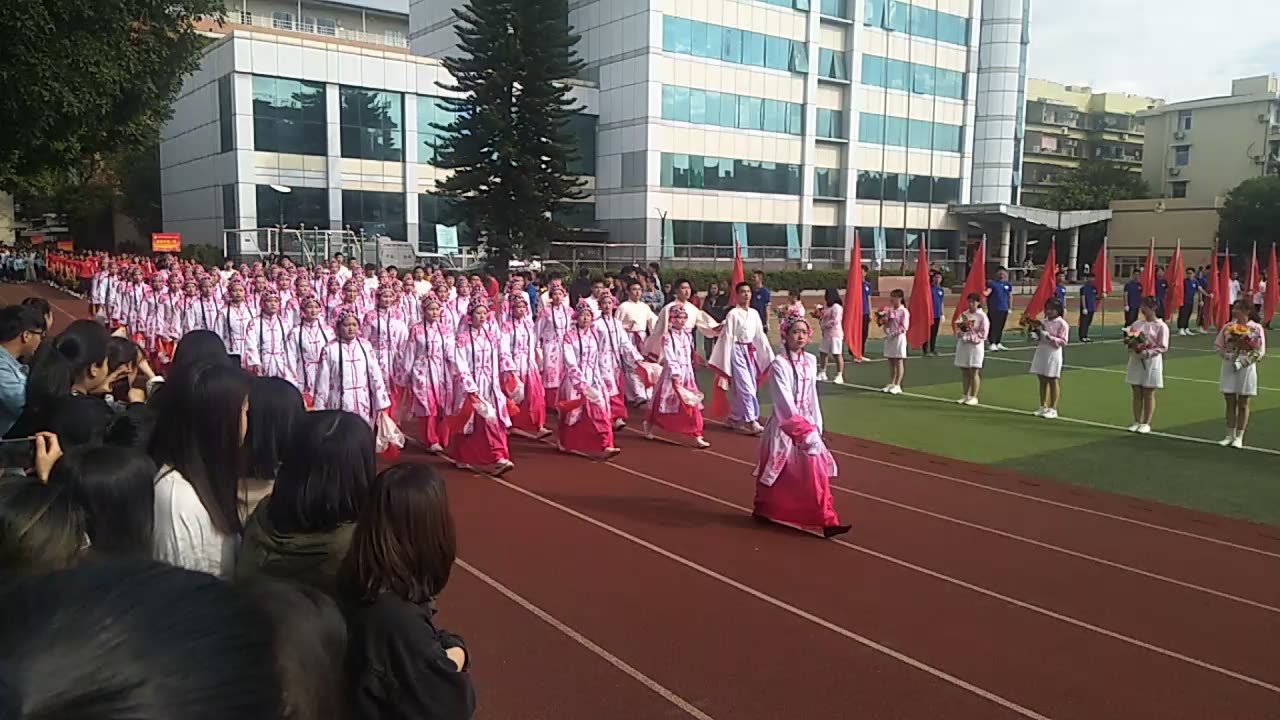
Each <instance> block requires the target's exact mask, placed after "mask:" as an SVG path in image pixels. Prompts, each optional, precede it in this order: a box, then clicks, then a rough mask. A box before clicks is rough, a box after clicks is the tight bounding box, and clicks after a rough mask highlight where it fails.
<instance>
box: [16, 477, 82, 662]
mask: <svg viewBox="0 0 1280 720" xmlns="http://www.w3.org/2000/svg"><path fill="white" fill-rule="evenodd" d="M84 538H85V521H84V512H83V511H82V510H81V509H80V506H79V505H78V504H76V502H75V500H74V499H73V498H72V497H71V494H70V493H69V492H67V491H66V489H64V488H62V487H58V486H56V485H47V484H45V483H44V481H43V480H42V479H40V478H36V477H21V476H19V477H12V476H10V477H4V478H0V577H3V578H11V577H13V576H15V575H19V574H25V573H44V572H50V571H53V570H59V569H62V568H65V567H70V566H72V565H73V564H75V562H76V560H77V559H78V558H79V556H80V552H81V550H82V549H83V548H84ZM0 617H4V618H13V617H15V616H13V615H6V614H0ZM15 624H16V625H20V624H22V623H14V622H3V623H0V626H7V625H15ZM0 647H3V645H0ZM0 677H3V678H5V679H6V680H7V679H8V678H7V677H6V676H5V675H4V674H0Z"/></svg>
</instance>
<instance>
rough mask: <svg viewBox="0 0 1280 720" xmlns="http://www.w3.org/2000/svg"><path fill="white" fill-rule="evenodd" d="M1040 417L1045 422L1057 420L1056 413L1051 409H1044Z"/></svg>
mask: <svg viewBox="0 0 1280 720" xmlns="http://www.w3.org/2000/svg"><path fill="white" fill-rule="evenodd" d="M1040 417H1043V418H1044V419H1046V420H1057V419H1058V411H1057V410H1054V409H1053V408H1046V409H1045V411H1044V415H1041V416H1040Z"/></svg>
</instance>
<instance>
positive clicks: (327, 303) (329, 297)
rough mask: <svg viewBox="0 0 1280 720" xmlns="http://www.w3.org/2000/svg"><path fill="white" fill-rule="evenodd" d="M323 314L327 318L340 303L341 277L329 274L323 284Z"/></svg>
mask: <svg viewBox="0 0 1280 720" xmlns="http://www.w3.org/2000/svg"><path fill="white" fill-rule="evenodd" d="M323 302H324V316H325V318H328V317H329V315H330V313H333V312H334V309H335V308H337V307H338V306H339V305H341V304H342V278H340V277H338V276H337V275H330V276H329V279H328V280H326V281H325V286H324V300H323Z"/></svg>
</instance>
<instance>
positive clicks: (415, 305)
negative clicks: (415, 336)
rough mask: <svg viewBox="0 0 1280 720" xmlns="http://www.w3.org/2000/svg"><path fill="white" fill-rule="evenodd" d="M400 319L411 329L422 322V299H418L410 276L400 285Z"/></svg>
mask: <svg viewBox="0 0 1280 720" xmlns="http://www.w3.org/2000/svg"><path fill="white" fill-rule="evenodd" d="M400 319H401V320H404V324H405V325H407V326H409V327H413V326H414V324H416V323H420V322H422V299H421V298H419V297H418V293H417V291H416V289H415V288H414V285H413V277H412V276H410V275H406V276H405V278H404V280H402V281H401V284H400Z"/></svg>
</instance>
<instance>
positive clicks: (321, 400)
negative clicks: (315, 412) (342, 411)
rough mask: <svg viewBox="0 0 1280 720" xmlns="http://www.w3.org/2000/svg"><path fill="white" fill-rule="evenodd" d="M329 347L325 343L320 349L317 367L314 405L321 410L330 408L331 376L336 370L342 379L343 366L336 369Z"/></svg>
mask: <svg viewBox="0 0 1280 720" xmlns="http://www.w3.org/2000/svg"><path fill="white" fill-rule="evenodd" d="M329 349H330V346H329V345H325V346H324V348H323V349H322V350H321V351H320V367H319V368H317V369H316V386H315V388H314V393H315V402H314V403H313V406H314V407H315V408H317V409H320V410H328V409H330V408H329V395H330V394H331V392H332V388H331V387H330V380H329V378H330V376H331V375H332V374H333V373H334V372H337V373H338V379H339V381H341V379H342V368H337V370H335V369H334V368H333V367H332V366H331V365H330V363H331V362H333V361H332V359H331V358H332V354H331V353H330V352H329Z"/></svg>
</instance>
